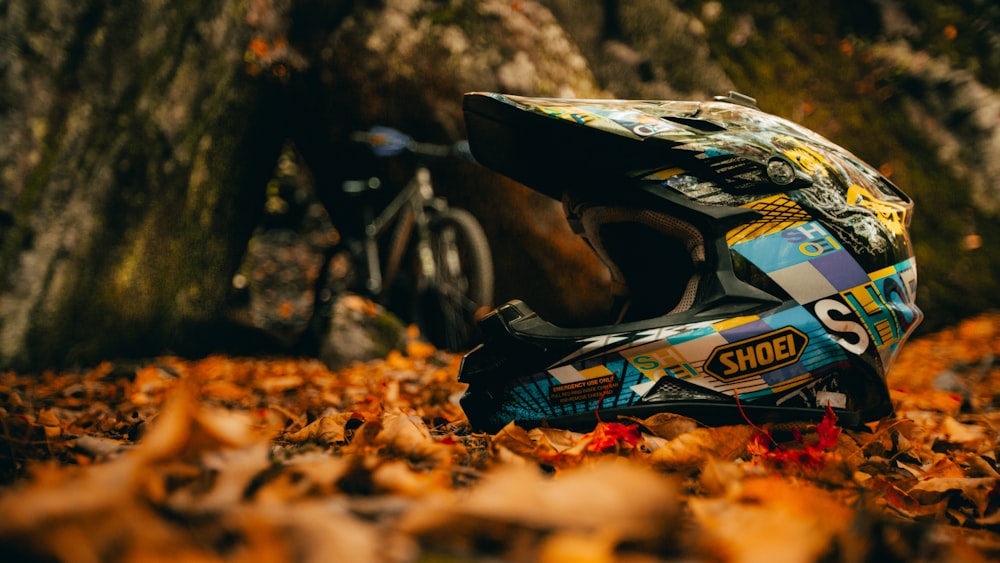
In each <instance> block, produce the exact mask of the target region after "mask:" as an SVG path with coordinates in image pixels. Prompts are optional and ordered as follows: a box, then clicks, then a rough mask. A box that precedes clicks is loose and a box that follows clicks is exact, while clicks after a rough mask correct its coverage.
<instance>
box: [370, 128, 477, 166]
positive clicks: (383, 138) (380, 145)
mask: <svg viewBox="0 0 1000 563" xmlns="http://www.w3.org/2000/svg"><path fill="white" fill-rule="evenodd" d="M351 140H352V141H354V142H358V143H365V144H366V145H368V146H369V147H371V149H372V152H373V153H375V156H379V157H383V158H388V157H391V156H397V155H400V154H402V153H404V152H408V153H411V154H417V155H422V156H432V157H444V156H459V157H463V158H467V159H469V160H474V159H473V157H472V152H471V151H470V150H469V142H468V141H464V140H463V141H458V142H457V143H454V144H451V145H439V144H435V143H423V142H420V141H416V140H414V139H413V138H412V137H410V136H409V135H407V134H406V133H403V132H402V131H399V130H398V129H393V128H392V127H386V126H384V125H375V126H374V127H372V128H371V129H369V130H368V131H355V132H353V133H351Z"/></svg>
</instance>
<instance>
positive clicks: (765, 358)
mask: <svg viewBox="0 0 1000 563" xmlns="http://www.w3.org/2000/svg"><path fill="white" fill-rule="evenodd" d="M754 352H756V353H757V363H758V364H759V365H762V366H766V365H768V364H771V363H774V348H773V347H772V346H771V342H770V341H769V340H765V341H764V342H761V343H760V344H758V345H757V346H755V347H754Z"/></svg>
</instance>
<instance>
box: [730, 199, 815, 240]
mask: <svg viewBox="0 0 1000 563" xmlns="http://www.w3.org/2000/svg"><path fill="white" fill-rule="evenodd" d="M744 207H747V208H749V209H753V210H755V211H758V212H760V213H761V217H760V218H759V219H756V220H754V221H751V222H749V223H747V224H745V225H740V226H739V227H737V228H735V229H733V230H731V231H729V234H728V235H727V237H726V242H728V243H729V245H730V246H732V245H734V244H736V243H738V242H741V241H746V240H750V239H753V238H757V237H761V236H765V235H769V234H773V233H777V232H780V231H783V230H785V229H789V228H792V227H797V226H799V225H802V224H803V223H806V222H807V221H810V220H811V219H812V216H811V215H809V212H808V211H806V210H805V209H803V208H802V207H801V206H800V205H799V204H797V203H795V202H794V201H792V200H791V199H789V198H788V196H786V195H784V194H778V195H775V196H771V197H766V198H763V199H759V200H757V201H754V202H753V203H749V204H747V205H745V206H744Z"/></svg>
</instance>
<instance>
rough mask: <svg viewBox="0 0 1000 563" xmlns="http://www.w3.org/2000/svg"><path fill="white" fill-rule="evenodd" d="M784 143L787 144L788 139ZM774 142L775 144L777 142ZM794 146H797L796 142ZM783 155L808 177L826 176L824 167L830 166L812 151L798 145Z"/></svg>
mask: <svg viewBox="0 0 1000 563" xmlns="http://www.w3.org/2000/svg"><path fill="white" fill-rule="evenodd" d="M785 141H786V142H787V141H788V139H785ZM775 142H776V143H777V141H775ZM796 144H798V142H797V141H796ZM784 155H785V156H787V157H788V158H790V159H792V160H793V161H794V162H796V163H797V164H798V165H799V166H801V167H802V169H803V170H805V171H806V173H807V174H809V175H810V176H817V175H818V176H826V175H827V171H826V167H827V166H828V165H829V164H830V162H829V161H828V160H827V159H825V158H823V156H822V155H821V154H819V153H818V152H816V151H814V150H812V149H809V148H806V147H804V146H802V145H798V146H797V147H795V148H792V149H788V150H786V151H784Z"/></svg>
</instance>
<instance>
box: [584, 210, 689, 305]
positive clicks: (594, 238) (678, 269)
mask: <svg viewBox="0 0 1000 563" xmlns="http://www.w3.org/2000/svg"><path fill="white" fill-rule="evenodd" d="M573 213H575V214H576V216H577V218H578V224H579V225H580V231H582V232H581V233H580V234H581V235H582V236H583V237H584V238H585V239H586V240H587V242H588V243H589V244H590V246H591V248H593V249H594V252H596V253H597V255H598V257H600V259H601V261H602V262H604V264H605V265H606V266H607V268H608V270H609V271H610V273H611V280H612V291H613V293H614V297H615V310H614V311H613V314H614V315H615V317H616V319H615V321H616V322H628V321H634V320H641V319H647V318H654V317H657V316H662V315H667V314H673V313H679V312H682V311H686V310H688V309H690V308H691V306H692V305H693V304H694V303H695V298H696V295H697V290H698V282H699V280H700V278H701V275H700V273H701V271H702V269H703V267H704V264H705V239H704V237H703V236H702V234H701V231H699V230H698V229H697V228H696V227H694V226H693V225H691V224H690V223H687V222H686V221H683V220H681V219H678V218H676V217H673V216H671V215H667V214H665V213H661V212H658V211H653V210H650V209H639V208H632V207H619V206H604V205H586V204H581V205H578V206H575V209H574V210H573Z"/></svg>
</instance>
